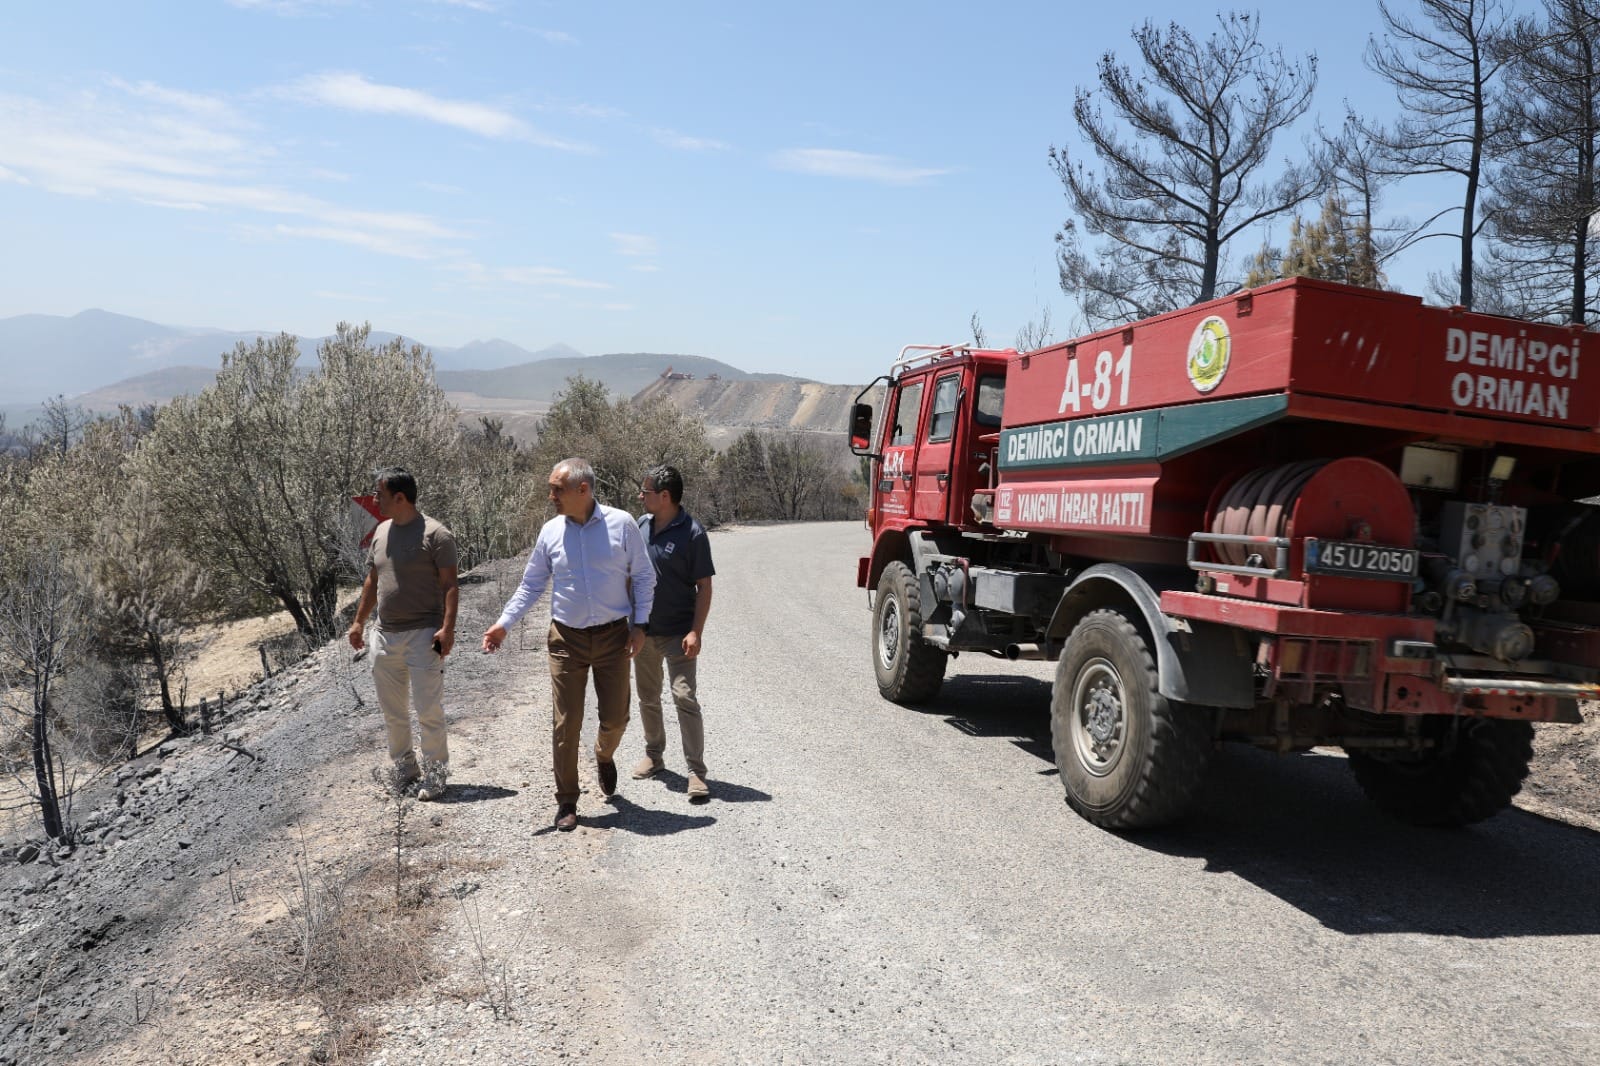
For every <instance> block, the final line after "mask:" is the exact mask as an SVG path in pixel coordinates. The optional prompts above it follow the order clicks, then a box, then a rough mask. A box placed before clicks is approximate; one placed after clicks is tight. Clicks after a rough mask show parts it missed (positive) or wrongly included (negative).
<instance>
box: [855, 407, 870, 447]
mask: <svg viewBox="0 0 1600 1066" xmlns="http://www.w3.org/2000/svg"><path fill="white" fill-rule="evenodd" d="M871 447H872V405H871V404H870V403H858V404H856V405H855V406H854V407H852V408H851V409H850V450H851V451H852V452H854V453H855V454H856V455H865V454H867V452H868V450H869V449H870V448H871Z"/></svg>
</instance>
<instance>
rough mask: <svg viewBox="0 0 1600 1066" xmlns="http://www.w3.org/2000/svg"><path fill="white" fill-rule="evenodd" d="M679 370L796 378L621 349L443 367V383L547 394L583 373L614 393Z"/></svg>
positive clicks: (450, 388)
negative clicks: (500, 364) (497, 366)
mask: <svg viewBox="0 0 1600 1066" xmlns="http://www.w3.org/2000/svg"><path fill="white" fill-rule="evenodd" d="M669 367H670V368H671V369H672V370H673V371H674V372H675V373H682V374H693V375H694V377H695V378H696V379H704V378H708V377H710V375H712V374H716V375H718V376H719V377H720V378H722V379H724V380H732V381H775V382H793V381H798V380H799V379H798V378H791V377H788V376H786V375H783V374H748V373H746V372H745V371H743V370H740V369H739V368H738V367H735V366H730V365H729V364H727V363H723V362H719V361H718V360H716V359H708V358H706V357H704V356H699V355H657V354H653V353H649V352H619V353H616V354H612V355H595V356H588V357H580V358H576V359H571V358H569V359H543V360H540V361H539V362H537V363H524V364H523V365H521V366H513V367H506V368H505V369H502V370H465V371H440V373H439V375H438V379H439V385H440V386H441V387H442V388H443V389H444V390H445V391H446V392H464V393H472V394H473V395H475V396H485V397H489V398H491V399H500V400H548V399H549V398H550V397H552V396H554V395H555V394H556V393H557V392H559V391H560V390H561V388H562V386H563V385H564V384H565V383H566V380H567V379H568V378H570V377H573V376H575V375H578V374H582V375H583V376H584V377H587V378H590V379H591V380H595V381H599V382H601V383H602V384H604V385H605V386H606V387H607V388H608V389H610V390H611V391H612V392H613V393H615V394H617V395H620V396H632V395H634V394H635V393H637V392H638V391H639V390H640V389H643V388H645V387H647V386H649V385H651V384H653V383H655V382H656V381H659V380H660V379H661V375H662V373H663V372H664V371H666V370H667V369H668V368H669Z"/></svg>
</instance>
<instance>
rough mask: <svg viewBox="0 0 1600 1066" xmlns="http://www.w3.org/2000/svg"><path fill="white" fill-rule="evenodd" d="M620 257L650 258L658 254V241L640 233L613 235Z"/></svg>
mask: <svg viewBox="0 0 1600 1066" xmlns="http://www.w3.org/2000/svg"><path fill="white" fill-rule="evenodd" d="M611 239H612V240H613V241H614V242H616V252H617V254H618V255H629V256H650V255H655V254H656V239H655V238H654V237H646V236H643V235H642V234H638V233H613V234H612V235H611Z"/></svg>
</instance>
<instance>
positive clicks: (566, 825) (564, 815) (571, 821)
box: [556, 803, 578, 833]
mask: <svg viewBox="0 0 1600 1066" xmlns="http://www.w3.org/2000/svg"><path fill="white" fill-rule="evenodd" d="M556 828H557V829H559V830H560V831H561V832H563V833H570V832H572V831H573V830H574V829H576V828H578V805H577V804H576V803H563V804H562V805H561V806H559V807H557V808H556Z"/></svg>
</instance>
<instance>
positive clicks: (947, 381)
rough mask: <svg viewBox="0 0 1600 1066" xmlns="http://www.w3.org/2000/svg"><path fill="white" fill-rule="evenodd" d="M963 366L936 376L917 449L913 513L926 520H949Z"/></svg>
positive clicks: (915, 516) (916, 516)
mask: <svg viewBox="0 0 1600 1066" xmlns="http://www.w3.org/2000/svg"><path fill="white" fill-rule="evenodd" d="M961 377H962V368H960V367H957V368H955V369H953V370H947V371H944V372H942V373H940V374H938V375H936V376H935V377H934V379H933V397H932V399H931V400H930V401H929V404H928V417H927V420H926V425H925V428H924V430H923V434H922V446H921V447H920V448H919V449H917V451H918V454H917V469H916V497H915V499H914V500H913V503H912V517H913V518H919V519H921V520H923V521H925V522H947V521H949V504H950V459H951V451H952V449H953V448H954V447H955V434H956V406H957V404H958V403H959V402H960V400H961Z"/></svg>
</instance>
